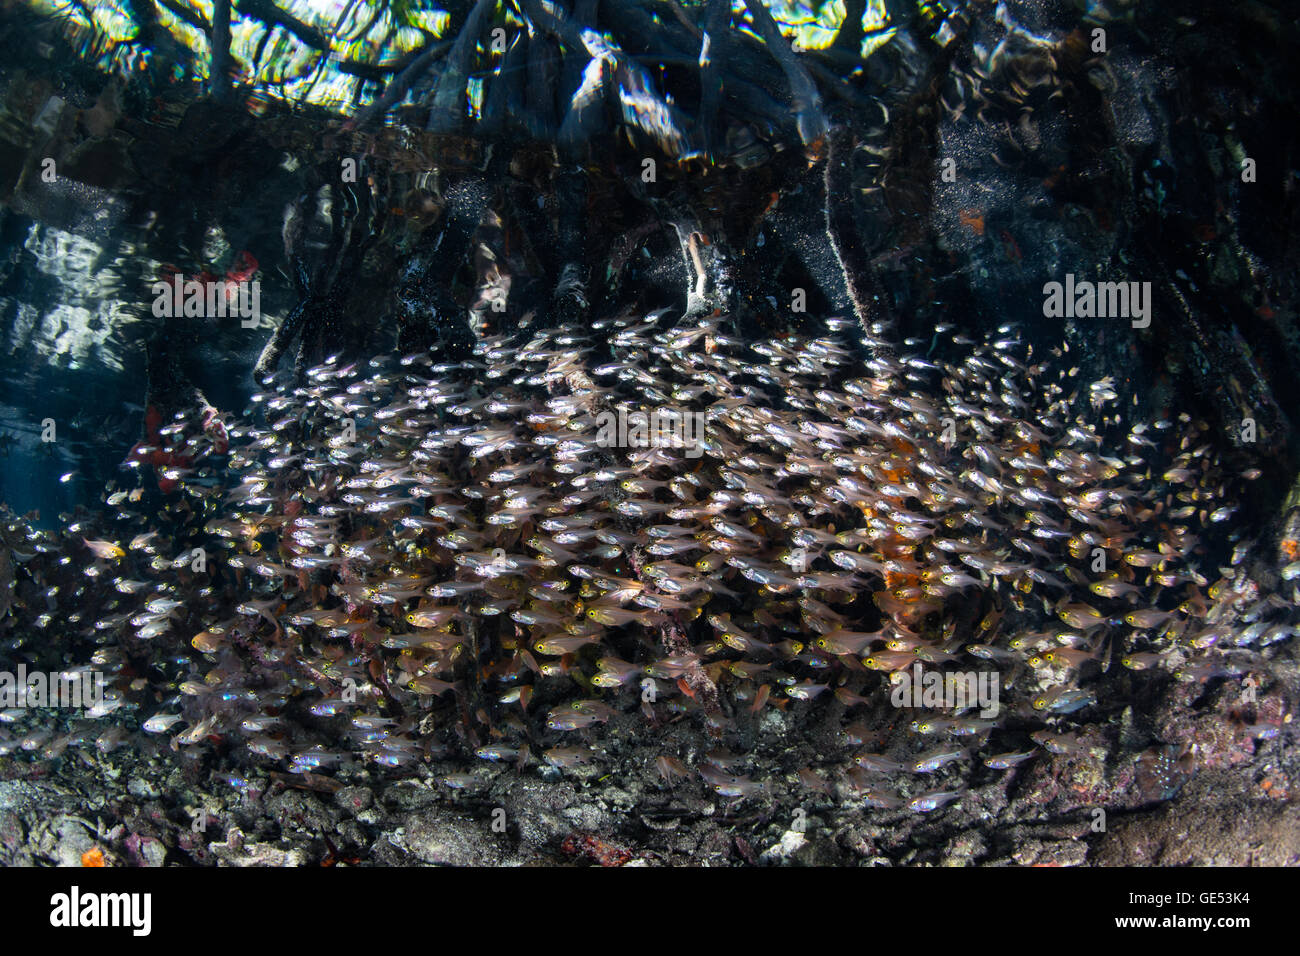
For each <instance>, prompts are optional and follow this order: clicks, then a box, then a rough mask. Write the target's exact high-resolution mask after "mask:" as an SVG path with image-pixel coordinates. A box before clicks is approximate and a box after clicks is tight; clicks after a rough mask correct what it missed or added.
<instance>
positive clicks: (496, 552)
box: [0, 313, 1300, 812]
mask: <svg viewBox="0 0 1300 956" xmlns="http://www.w3.org/2000/svg"><path fill="white" fill-rule="evenodd" d="M891 332H892V330H890V329H886V328H882V327H879V326H877V327H875V328H873V329H872V330H871V332H870V333H869V334H867V335H866V336H865V341H861V342H859V341H855V339H860V338H861V336H862V335H863V333H862V332H861V330H860V329H858V328H857V326H856V324H852V323H848V322H845V321H843V320H838V319H831V320H828V321H827V322H826V329H825V332H824V333H823V334H821V335H818V336H816V337H810V336H798V335H783V336H779V337H776V338H774V339H772V340H769V341H765V342H758V343H753V344H747V343H745V342H743V341H740V340H739V339H738V338H735V337H733V336H732V335H731V334H729V333H728V332H727V331H726V322H725V317H722V316H716V315H715V316H708V317H704V318H699V317H688V318H685V319H681V320H679V321H678V322H677V323H676V324H674V322H673V321H672V319H671V317H670V316H669V315H668V314H666V313H652V314H651V315H649V316H631V315H623V316H619V317H617V318H609V319H605V320H601V321H596V322H593V323H591V325H590V326H586V327H572V326H569V327H560V328H555V329H550V330H544V331H540V332H536V333H531V334H530V333H528V332H520V333H518V334H517V335H516V336H514V337H509V336H498V337H496V338H491V339H484V340H481V341H480V342H479V343H478V344H477V346H476V348H475V350H474V355H473V357H472V358H470V359H469V360H466V361H462V362H440V361H439V360H438V359H437V358H436V357H435V356H434V355H432V354H429V353H425V354H416V355H408V356H405V357H402V358H401V359H400V360H398V359H393V360H374V361H372V362H370V363H357V364H344V363H342V362H340V361H337V360H330V361H327V362H325V363H323V364H321V365H319V366H317V367H315V368H311V369H310V370H308V371H307V373H306V376H305V378H304V379H303V380H302V381H301V383H300V384H297V385H281V386H278V387H274V388H272V387H268V389H267V390H266V391H264V392H261V393H259V394H257V395H255V396H254V399H253V409H252V410H251V411H250V413H248V414H247V416H246V418H245V420H243V421H231V422H228V423H227V428H226V429H225V432H224V433H223V434H222V437H221V442H222V443H221V445H220V446H218V445H217V444H216V443H215V441H214V439H213V437H212V431H211V429H205V428H204V427H203V426H202V424H200V423H199V422H198V421H197V420H196V419H195V417H194V416H192V415H185V414H182V415H180V416H178V418H177V420H176V421H174V422H173V423H172V424H170V425H168V426H167V427H165V428H163V429H162V437H163V441H164V442H167V443H169V446H168V450H169V451H170V452H173V453H174V454H172V455H171V456H170V457H168V458H167V460H169V461H187V462H188V464H187V465H186V466H185V467H165V468H160V469H159V474H158V476H157V477H158V478H162V479H165V480H167V481H170V482H175V483H176V484H177V487H178V491H177V493H176V494H174V495H171V496H168V497H167V501H168V504H167V505H166V507H164V508H163V509H161V510H157V511H155V512H154V513H153V514H152V515H147V514H146V511H145V509H144V507H143V504H142V497H141V493H140V490H139V489H138V488H137V489H135V490H115V491H113V493H112V494H110V495H109V496H108V498H107V505H108V509H107V512H106V513H104V514H102V515H100V514H96V515H91V514H85V513H83V514H79V515H76V516H71V517H70V518H69V519H68V521H67V523H66V525H65V527H64V528H63V530H61V531H58V532H50V531H33V530H31V529H30V528H27V527H26V526H24V525H23V524H22V523H21V522H20V521H19V520H18V519H11V520H10V521H9V522H8V524H7V528H6V530H5V536H6V541H7V549H8V552H9V553H10V554H11V555H12V557H13V559H14V562H15V565H16V567H17V569H18V571H17V578H18V581H17V583H16V584H15V585H14V588H15V590H14V595H13V600H12V606H11V617H10V618H9V622H8V628H7V632H6V641H7V643H6V647H7V649H8V650H9V651H13V652H16V651H18V650H20V649H22V648H28V649H33V648H35V647H36V646H40V647H42V648H44V649H45V652H46V653H48V652H49V648H50V647H51V646H52V645H51V638H52V637H58V636H60V635H62V637H61V640H63V641H65V642H72V641H73V639H74V638H75V639H76V640H77V641H80V642H82V643H83V644H89V643H93V644H94V645H96V649H95V650H94V651H93V655H92V657H91V659H90V660H89V661H87V660H85V659H84V658H83V659H82V661H81V662H80V663H78V662H75V661H64V662H63V663H62V665H61V666H65V667H71V668H73V669H76V668H80V669H82V670H87V669H93V670H99V671H104V672H106V673H108V674H109V675H110V679H111V686H110V689H109V694H108V697H107V699H106V701H105V702H104V704H103V705H102V706H100V707H98V708H97V709H96V712H94V713H91V714H89V715H87V716H88V717H90V718H93V719H91V720H88V721H85V722H84V724H83V725H81V726H80V727H78V728H77V729H74V730H73V731H72V732H69V733H67V734H64V735H62V736H57V737H56V736H54V735H53V734H51V733H48V732H46V733H45V734H44V736H41V733H40V732H39V731H37V732H34V736H30V737H19V736H15V735H12V734H10V733H9V732H8V731H7V730H5V729H4V728H3V726H0V752H3V753H15V752H18V751H20V750H23V751H31V752H36V753H37V755H38V756H39V757H43V758H50V757H56V756H58V755H60V754H62V753H63V752H64V751H65V750H67V749H68V748H69V747H72V748H77V747H85V748H89V747H92V746H93V747H98V748H99V749H100V750H101V751H107V750H112V749H114V748H116V747H120V746H125V745H129V744H130V741H131V739H132V737H131V735H132V734H134V733H137V731H136V730H135V728H137V727H138V728H140V731H139V732H143V733H145V734H154V735H166V736H167V737H169V738H170V739H171V744H172V747H173V748H179V747H199V746H206V745H211V744H213V743H215V742H221V743H223V744H224V745H226V746H227V748H229V749H231V750H233V752H235V754H236V756H235V757H234V758H233V759H234V760H235V762H236V764H238V763H240V762H247V760H248V759H254V760H260V761H268V762H274V763H276V764H278V765H280V766H281V767H282V768H283V769H287V770H288V771H290V772H295V773H312V774H329V773H331V772H335V771H336V770H337V769H338V768H341V767H344V766H347V765H351V764H353V763H354V762H356V761H363V762H366V763H369V764H372V765H375V766H377V767H379V768H389V769H391V770H392V771H393V772H402V770H403V768H407V769H408V770H409V769H410V768H416V767H419V766H421V765H423V764H424V763H426V762H428V761H431V760H438V761H444V760H445V761H461V763H462V768H461V769H462V770H463V769H464V766H465V765H468V766H476V765H478V764H477V761H479V760H485V761H499V762H502V763H509V764H514V765H515V766H516V767H518V768H520V769H525V768H530V767H534V766H538V765H546V766H549V767H551V768H558V770H559V771H561V772H563V771H567V770H569V769H571V768H575V767H579V766H581V765H584V764H591V763H599V762H600V760H601V751H600V743H601V739H602V736H603V735H605V734H608V733H613V732H615V731H614V728H615V727H618V728H623V729H621V730H619V731H618V732H619V733H628V732H629V731H628V730H627V729H626V728H628V727H631V726H633V725H634V724H639V725H641V726H640V727H638V730H639V731H640V732H645V731H647V730H648V731H649V732H651V733H653V732H656V731H657V730H658V729H659V728H662V727H663V726H664V725H666V724H667V723H668V722H671V721H675V720H678V719H682V718H685V719H689V720H694V721H697V722H698V723H699V725H700V727H701V729H702V730H703V731H704V732H705V735H706V737H707V739H708V741H709V742H710V743H716V744H718V745H719V746H718V749H715V750H713V751H711V752H709V753H707V754H698V755H697V754H694V753H691V754H673V753H664V754H663V755H662V756H661V757H659V758H658V760H657V761H656V768H655V769H656V770H657V771H658V773H659V774H660V776H661V777H662V779H663V782H664V785H665V786H674V785H678V784H679V783H680V782H681V781H683V780H685V779H688V778H690V777H692V776H693V775H698V777H699V778H700V779H701V780H702V781H703V784H704V785H705V786H706V787H708V788H709V789H710V790H712V791H714V792H716V793H717V794H718V795H719V796H722V797H727V798H736V799H739V798H756V797H759V796H760V795H763V794H771V793H773V792H774V791H775V790H777V789H780V788H790V789H800V788H802V789H813V790H822V791H826V792H829V791H830V790H831V788H832V787H833V786H836V785H838V786H839V787H841V788H843V790H844V791H845V792H847V794H848V796H849V798H851V799H853V800H854V801H856V802H857V803H858V804H859V805H861V806H863V807H877V808H888V809H910V810H913V811H916V812H928V811H931V810H935V809H937V808H939V807H942V806H944V805H946V804H948V803H951V802H952V801H954V800H956V799H958V798H959V797H960V796H961V794H962V792H963V790H964V789H965V787H966V785H967V781H968V778H969V776H970V775H971V773H972V772H973V768H975V767H976V765H977V764H982V765H983V767H985V768H988V769H989V770H991V771H1002V770H1010V769H1013V768H1016V767H1018V766H1021V765H1023V764H1024V763H1026V762H1027V761H1031V760H1033V759H1035V758H1037V757H1039V756H1041V755H1043V754H1076V755H1078V756H1079V757H1080V758H1081V759H1095V757H1096V749H1097V738H1096V736H1095V735H1094V736H1092V737H1088V736H1087V735H1086V734H1085V733H1084V731H1085V730H1086V729H1087V728H1088V726H1089V723H1088V720H1089V717H1088V715H1089V710H1090V708H1093V707H1095V706H1096V705H1097V704H1098V694H1097V685H1098V684H1099V676H1100V675H1101V674H1103V673H1106V672H1109V671H1111V669H1113V668H1127V669H1130V670H1132V671H1134V672H1149V673H1152V674H1153V673H1155V672H1157V671H1164V672H1167V673H1168V675H1169V678H1170V679H1176V680H1180V681H1196V682H1206V681H1210V680H1212V679H1215V678H1228V679H1232V680H1245V679H1246V678H1247V677H1251V678H1253V679H1255V680H1256V681H1257V682H1258V683H1260V684H1261V685H1262V684H1263V683H1264V682H1266V680H1267V674H1268V659H1269V657H1270V656H1271V655H1272V654H1273V653H1275V652H1276V649H1277V648H1276V645H1278V644H1279V643H1280V642H1283V641H1285V640H1288V639H1290V638H1291V637H1293V636H1294V635H1295V633H1296V629H1297V614H1296V603H1297V593H1296V589H1297V578H1298V577H1300V565H1297V564H1294V563H1293V564H1291V565H1289V566H1287V567H1286V568H1285V569H1283V571H1282V579H1283V583H1282V587H1281V588H1280V589H1277V588H1275V589H1267V588H1263V587H1261V586H1260V585H1259V584H1258V583H1257V582H1256V581H1255V580H1253V579H1252V578H1251V576H1250V574H1249V573H1248V572H1247V567H1248V564H1249V562H1247V560H1246V558H1247V556H1248V555H1249V554H1250V553H1251V549H1252V548H1253V547H1254V542H1253V541H1252V540H1251V539H1249V538H1248V537H1246V536H1245V535H1244V534H1243V533H1242V532H1241V531H1238V530H1235V529H1234V528H1233V525H1232V516H1233V512H1234V506H1233V502H1234V501H1237V500H1240V498H1241V497H1242V495H1243V494H1244V493H1245V491H1246V489H1247V488H1248V487H1249V481H1250V480H1251V479H1253V478H1255V477H1257V473H1256V472H1254V471H1249V472H1246V473H1245V474H1231V473H1228V472H1227V471H1226V470H1225V467H1224V466H1223V464H1222V463H1221V461H1220V459H1219V458H1218V456H1217V455H1216V453H1215V451H1214V447H1215V446H1214V438H1213V435H1212V434H1211V433H1210V429H1209V427H1208V426H1207V425H1205V424H1204V423H1201V422H1198V421H1194V420H1192V419H1191V418H1190V416H1188V415H1186V414H1181V415H1176V416H1174V417H1170V418H1165V419H1162V420H1159V421H1154V422H1150V423H1129V422H1126V421H1124V420H1123V416H1122V415H1121V414H1120V412H1119V411H1118V409H1117V408H1115V405H1116V404H1117V400H1116V392H1115V389H1114V383H1113V382H1110V381H1103V382H1099V383H1096V384H1094V385H1092V386H1090V387H1089V386H1087V385H1084V384H1081V383H1080V382H1079V381H1078V380H1077V374H1076V372H1077V370H1070V369H1066V368H1065V365H1066V364H1067V362H1068V356H1066V355H1065V353H1064V352H1062V351H1059V350H1057V351H1056V352H1055V354H1054V355H1053V356H1050V357H1049V358H1048V360H1047V361H1045V362H1042V363H1039V362H1038V361H1037V360H1036V357H1035V356H1034V354H1033V349H1032V348H1030V347H1029V346H1027V345H1025V344H1023V343H1022V342H1021V340H1020V339H1019V338H1018V337H1017V335H1016V334H1015V332H1014V330H1012V329H1010V328H1003V329H1001V330H999V336H1000V337H998V338H996V339H994V340H991V341H987V342H975V341H972V340H971V339H970V338H968V337H966V336H964V335H962V334H961V333H960V332H959V331H957V330H956V329H954V327H952V326H950V325H941V326H940V327H938V328H937V329H936V330H935V333H934V337H933V339H930V338H927V339H925V340H924V341H921V340H910V339H909V340H906V341H904V342H903V343H901V344H899V343H897V342H895V341H893V340H892V339H891ZM619 406H627V407H629V408H631V409H634V410H638V409H639V410H642V411H650V410H652V409H655V408H661V407H672V408H676V409H680V410H681V411H682V412H683V413H684V414H693V413H702V414H703V415H704V421H705V426H704V429H703V433H702V435H701V436H698V444H699V448H697V449H690V448H685V447H682V445H681V442H676V443H674V442H672V441H667V440H665V441H655V440H653V439H654V437H655V436H647V435H645V434H642V435H641V436H640V439H639V440H636V441H634V442H633V444H635V445H636V446H637V447H608V446H609V444H610V443H609V441H608V440H606V439H603V438H602V434H601V430H600V428H599V426H598V419H599V417H600V416H601V413H602V412H608V411H610V410H613V409H616V408H618V407H619ZM227 437H228V442H229V447H228V449H226V446H225V442H226V439H227ZM700 450H702V454H698V453H697V452H699V451H700ZM693 452H696V453H693ZM135 466H136V468H137V472H136V474H137V477H138V479H139V482H140V483H141V484H144V483H146V482H148V481H150V480H153V479H152V478H151V477H150V472H149V467H148V465H147V464H141V462H140V460H137V461H136V462H135ZM1284 592H1285V593H1284ZM34 635H40V636H39V637H36V636H34ZM69 646H72V645H71V644H69ZM918 667H919V668H920V670H921V671H922V672H938V673H940V674H946V673H949V672H959V671H960V672H986V673H995V674H996V682H997V686H998V688H999V690H1000V701H999V707H998V709H997V714H996V715H995V716H992V717H989V716H981V715H980V714H979V713H977V711H978V710H979V708H978V706H975V705H972V706H966V707H953V706H943V704H944V703H946V701H945V700H937V701H936V704H937V706H932V707H931V706H927V707H924V708H908V709H906V710H892V709H890V708H887V707H886V708H883V709H882V701H885V700H887V699H888V697H889V695H890V692H891V690H892V689H893V686H894V684H895V683H896V682H897V681H898V680H900V679H901V677H902V675H904V674H909V673H914V672H916V670H915V669H916V668H918ZM773 708H780V709H781V710H783V711H784V712H785V714H786V715H787V716H788V717H789V718H791V719H792V720H794V721H795V723H794V726H796V727H797V726H799V723H798V721H800V720H812V719H814V717H815V716H817V715H826V714H829V715H830V719H834V720H837V721H838V722H839V724H840V726H841V728H842V731H841V733H842V738H841V739H842V743H843V750H842V752H841V753H826V754H822V755H821V757H820V760H819V762H816V763H815V764H814V765H810V766H807V767H800V768H791V772H790V775H789V777H788V778H784V779H783V778H773V779H768V780H755V779H751V778H750V777H748V776H745V775H744V773H743V770H744V766H745V764H744V755H743V754H740V755H737V754H733V753H730V752H728V751H726V750H724V749H722V745H723V744H724V743H726V742H727V741H728V740H729V739H730V740H732V741H734V740H735V739H737V738H736V737H735V736H734V735H733V731H734V729H735V728H736V727H737V726H740V725H741V724H744V723H746V722H749V725H750V726H752V725H753V722H755V721H759V720H761V719H762V717H763V716H764V711H765V710H771V709H773ZM882 713H886V714H888V715H891V716H889V720H888V722H887V723H886V722H882V720H881V717H880V715H881V714H882ZM0 717H2V718H4V719H5V720H12V719H14V715H13V714H10V715H8V716H6V715H0ZM895 727H898V728H901V729H900V730H899V732H898V733H893V732H892V731H893V729H894V728H895ZM1261 733H1262V731H1261ZM241 754H242V755H241ZM691 760H694V766H693V767H692V766H691V765H690V763H689V761H691ZM472 779H473V775H472V773H467V772H459V771H458V772H455V773H450V774H447V775H445V776H444V777H443V778H442V780H443V783H445V784H446V785H447V786H451V787H460V786H466V785H468V784H469V783H470V782H471V781H472ZM231 780H232V781H233V784H232V785H236V786H238V785H241V783H243V784H245V785H246V781H245V778H244V777H242V776H240V775H239V774H232V775H231ZM936 782H937V783H936ZM936 787H937V788H936Z"/></svg>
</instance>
